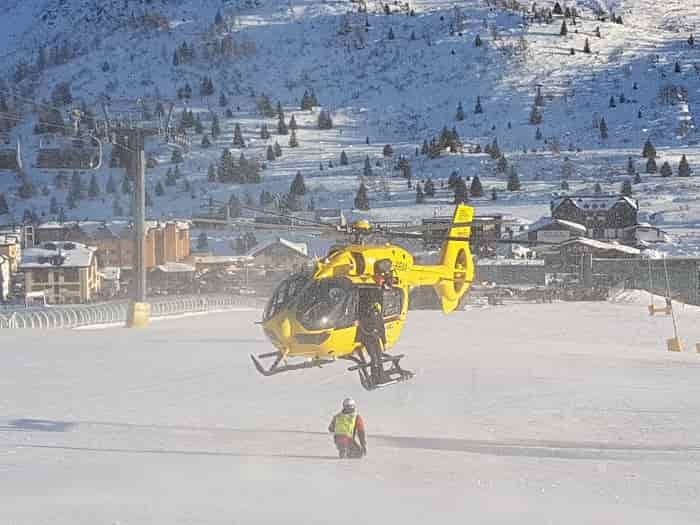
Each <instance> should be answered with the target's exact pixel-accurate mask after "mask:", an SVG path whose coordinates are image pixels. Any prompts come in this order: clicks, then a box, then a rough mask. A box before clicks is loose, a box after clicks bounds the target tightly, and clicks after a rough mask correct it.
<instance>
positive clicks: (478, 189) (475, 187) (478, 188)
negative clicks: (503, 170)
mask: <svg viewBox="0 0 700 525" xmlns="http://www.w3.org/2000/svg"><path fill="white" fill-rule="evenodd" d="M469 194H470V195H471V196H472V197H483V196H484V187H483V186H482V185H481V180H480V179H479V176H478V175H476V176H475V177H474V178H473V179H472V183H471V185H470V187H469Z"/></svg>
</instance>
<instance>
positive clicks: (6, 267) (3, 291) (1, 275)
mask: <svg viewBox="0 0 700 525" xmlns="http://www.w3.org/2000/svg"><path fill="white" fill-rule="evenodd" d="M11 284H12V283H11V281H10V259H8V258H7V257H5V256H4V255H2V254H0V303H4V302H5V301H7V299H8V298H9V297H10V286H11Z"/></svg>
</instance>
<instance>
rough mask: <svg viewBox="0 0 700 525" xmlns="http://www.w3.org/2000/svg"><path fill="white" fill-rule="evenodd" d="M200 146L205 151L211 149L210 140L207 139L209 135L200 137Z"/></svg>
mask: <svg viewBox="0 0 700 525" xmlns="http://www.w3.org/2000/svg"><path fill="white" fill-rule="evenodd" d="M201 146H202V147H203V148H205V149H206V148H209V147H211V139H209V135H207V134H206V133H205V134H204V135H202V143H201Z"/></svg>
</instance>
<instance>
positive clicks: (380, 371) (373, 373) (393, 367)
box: [344, 350, 415, 390]
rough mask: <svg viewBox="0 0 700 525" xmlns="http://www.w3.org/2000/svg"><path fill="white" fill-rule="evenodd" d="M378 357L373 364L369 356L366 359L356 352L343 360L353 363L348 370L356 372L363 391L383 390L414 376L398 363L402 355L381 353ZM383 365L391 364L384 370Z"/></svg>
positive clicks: (362, 354)
mask: <svg viewBox="0 0 700 525" xmlns="http://www.w3.org/2000/svg"><path fill="white" fill-rule="evenodd" d="M378 357H379V363H375V362H374V361H373V357H372V356H370V357H369V359H367V358H366V357H365V353H364V352H362V350H357V351H355V352H354V353H353V354H352V355H349V356H345V357H344V359H348V360H350V361H352V362H353V363H355V364H354V365H353V366H351V367H350V368H348V370H349V371H351V372H352V371H355V370H357V373H358V375H359V376H360V383H361V384H362V387H363V388H364V389H365V390H375V389H377V388H384V387H386V386H390V385H393V384H395V383H399V382H401V381H407V380H408V379H411V378H412V377H413V376H414V375H415V374H414V373H413V372H410V371H409V370H404V369H403V368H401V365H400V364H399V361H400V360H401V359H402V358H403V354H400V355H391V354H387V353H384V352H382V353H381V354H380V355H379V356H378ZM384 363H391V364H390V365H389V367H388V368H384ZM376 365H379V366H376Z"/></svg>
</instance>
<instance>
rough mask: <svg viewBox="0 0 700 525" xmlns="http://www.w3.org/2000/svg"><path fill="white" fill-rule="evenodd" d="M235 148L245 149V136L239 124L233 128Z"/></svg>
mask: <svg viewBox="0 0 700 525" xmlns="http://www.w3.org/2000/svg"><path fill="white" fill-rule="evenodd" d="M233 146H234V147H237V148H245V142H244V141H243V134H242V133H241V126H240V124H238V123H236V125H235V126H234V128H233Z"/></svg>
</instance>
